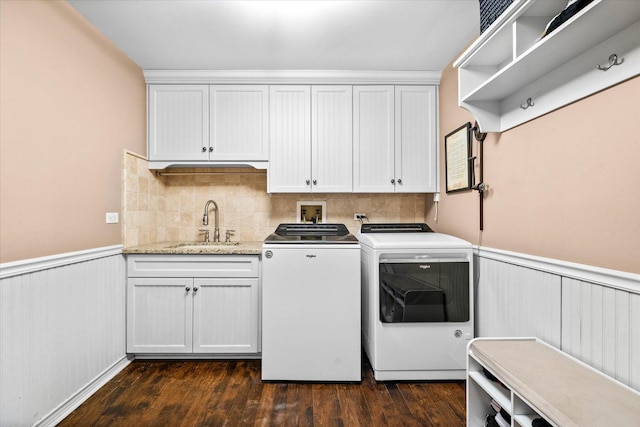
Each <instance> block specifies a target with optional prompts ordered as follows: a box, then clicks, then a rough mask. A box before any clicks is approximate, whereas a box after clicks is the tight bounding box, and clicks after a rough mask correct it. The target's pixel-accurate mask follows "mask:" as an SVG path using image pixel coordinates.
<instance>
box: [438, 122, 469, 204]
mask: <svg viewBox="0 0 640 427" xmlns="http://www.w3.org/2000/svg"><path fill="white" fill-rule="evenodd" d="M444 156H445V180H446V191H447V193H453V192H455V191H464V190H470V189H471V167H470V164H471V162H470V160H471V123H470V122H467V123H465V124H464V125H462V126H460V127H459V128H458V129H456V130H454V131H453V132H451V133H450V134H448V135H447V136H445V137H444Z"/></svg>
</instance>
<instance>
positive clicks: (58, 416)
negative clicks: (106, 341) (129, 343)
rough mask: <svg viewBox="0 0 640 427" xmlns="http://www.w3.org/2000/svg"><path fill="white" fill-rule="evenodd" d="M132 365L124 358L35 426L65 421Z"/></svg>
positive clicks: (51, 424)
mask: <svg viewBox="0 0 640 427" xmlns="http://www.w3.org/2000/svg"><path fill="white" fill-rule="evenodd" d="M129 363H131V359H129V358H127V356H122V358H121V359H120V360H118V361H117V362H116V363H114V364H113V365H111V367H109V368H107V369H106V370H105V371H104V372H103V373H102V374H100V375H98V376H97V377H96V378H95V379H94V380H93V381H91V382H90V383H89V384H87V385H86V386H84V387H83V388H81V389H80V390H78V392H77V393H76V394H74V395H73V396H71V397H70V398H69V399H67V400H66V401H65V402H64V403H62V404H61V405H60V406H58V407H57V408H56V409H54V410H53V411H51V412H50V413H49V414H48V415H46V416H45V417H44V418H42V419H41V420H40V421H38V422H37V423H35V424H34V426H35V427H49V426H51V427H53V426H55V425H56V424H58V423H59V422H60V421H62V420H63V419H65V418H66V417H67V416H68V415H69V414H70V413H72V412H73V411H74V410H75V409H76V408H78V406H80V405H82V404H83V403H84V402H85V401H86V400H87V399H88V398H89V397H91V395H92V394H93V393H95V392H96V391H98V390H99V389H100V387H102V386H104V385H105V384H106V383H107V382H109V381H110V380H111V379H112V378H113V377H115V376H116V375H117V374H118V373H119V372H120V371H122V370H123V369H124V368H126V367H127V365H129Z"/></svg>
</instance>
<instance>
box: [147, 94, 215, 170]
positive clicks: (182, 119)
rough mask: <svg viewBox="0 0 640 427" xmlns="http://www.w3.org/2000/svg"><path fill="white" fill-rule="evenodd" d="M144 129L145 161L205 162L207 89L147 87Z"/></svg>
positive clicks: (207, 113)
mask: <svg viewBox="0 0 640 427" xmlns="http://www.w3.org/2000/svg"><path fill="white" fill-rule="evenodd" d="M148 126H149V129H148V142H149V144H148V157H149V160H152V161H153V160H160V161H176V160H187V161H206V160H209V152H208V150H209V86H207V85H151V86H149V89H148Z"/></svg>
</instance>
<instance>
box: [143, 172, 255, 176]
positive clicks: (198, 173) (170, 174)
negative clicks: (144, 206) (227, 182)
mask: <svg viewBox="0 0 640 427" xmlns="http://www.w3.org/2000/svg"><path fill="white" fill-rule="evenodd" d="M266 173H267V172H266V171H255V172H249V171H243V172H233V171H226V172H160V171H156V176H179V175H229V174H235V175H265V174H266Z"/></svg>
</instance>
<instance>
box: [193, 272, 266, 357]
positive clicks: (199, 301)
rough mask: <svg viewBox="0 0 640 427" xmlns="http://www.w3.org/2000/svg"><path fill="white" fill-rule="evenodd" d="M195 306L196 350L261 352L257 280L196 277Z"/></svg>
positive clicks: (194, 344)
mask: <svg viewBox="0 0 640 427" xmlns="http://www.w3.org/2000/svg"><path fill="white" fill-rule="evenodd" d="M196 289H197V290H196ZM193 305H194V309H193V352H194V353H257V352H259V351H260V348H259V345H258V336H259V331H258V325H259V317H258V279H195V281H194V294H193Z"/></svg>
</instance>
